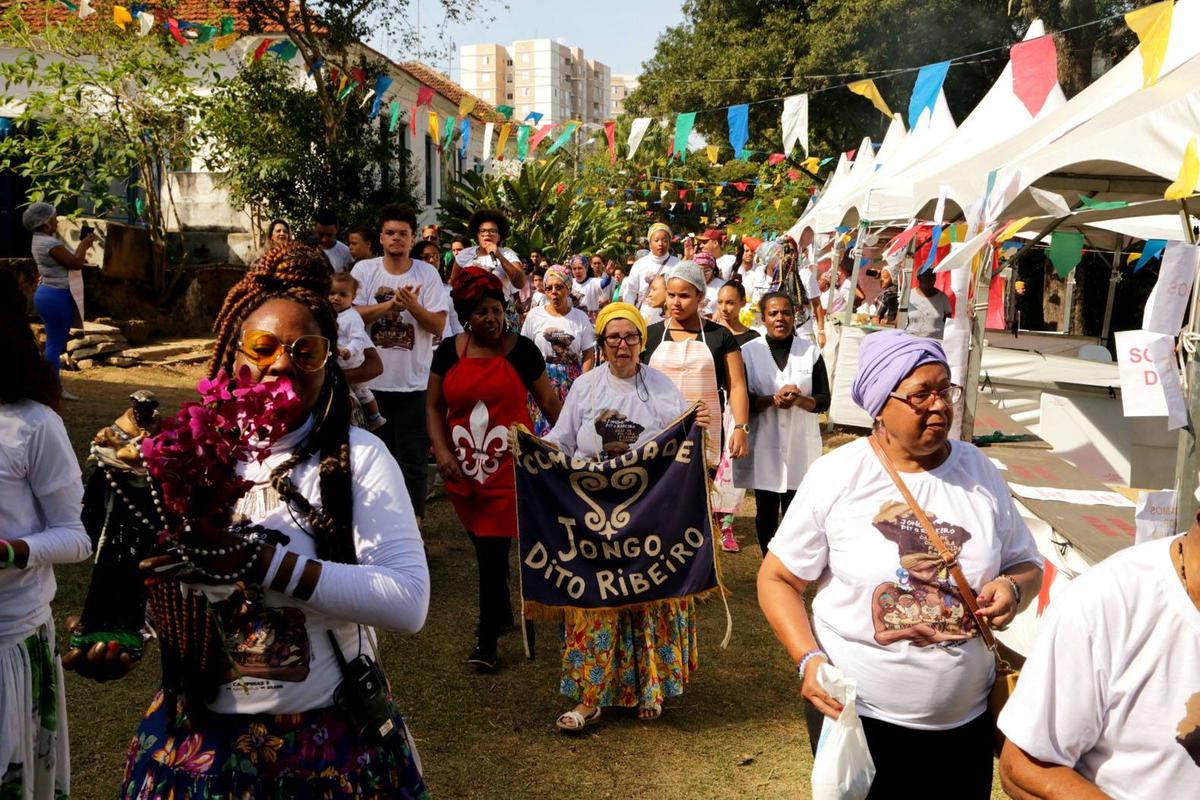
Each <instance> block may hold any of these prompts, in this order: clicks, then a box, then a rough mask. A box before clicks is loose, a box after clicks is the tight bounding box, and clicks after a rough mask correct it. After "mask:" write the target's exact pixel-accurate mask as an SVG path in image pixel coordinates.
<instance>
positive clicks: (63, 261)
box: [21, 203, 96, 400]
mask: <svg viewBox="0 0 1200 800" xmlns="http://www.w3.org/2000/svg"><path fill="white" fill-rule="evenodd" d="M21 222H22V224H24V225H25V227H26V229H28V230H29V231H30V232H31V233H32V234H33V240H32V241H31V243H30V249H31V250H32V252H33V261H34V263H35V264H36V265H37V270H38V277H39V282H38V287H37V291H36V292H34V295H33V306H34V308H36V309H37V312H38V316H40V317H41V318H42V323H43V324H44V325H45V326H46V351H45V353H46V360H47V361H49V362H50V368H51V369H53V370H54V374H55V375H56V376H57V375H58V369H59V361H60V358H61V356H62V354H63V351H64V350H66V346H67V334H68V333H69V332H70V330H71V324H72V323H73V322H74V321H75V320H76V318H78V319H79V322H80V324H81V325H82V324H83V275H82V274H81V272H80V270H82V269H83V268H84V267H85V266H86V265H87V261H86V260H85V259H86V258H87V252H88V250H89V249H90V248H91V246H92V245H93V244H95V243H96V234H95V233H94V232H93V231H92V229H91V227H90V226H87V225H85V226H83V228H81V229H80V239H79V245H78V246H77V247H76V248H75V249H74V251H72V250H70V249H69V248H68V247H67V245H66V243H65V242H63V240H62V239H60V238H58V209H56V208H55V207H54V206H52V205H51V204H50V203H32V204H30V206H29V208H27V209H25V213H24V214H22V215H21ZM62 397H63V399H64V400H78V399H79V398H78V397H76V396H75V395H73V394H71V393H70V392H68V391H66V390H65V389H64V390H63V393H62Z"/></svg>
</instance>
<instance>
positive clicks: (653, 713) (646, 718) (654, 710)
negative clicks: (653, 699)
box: [637, 703, 663, 722]
mask: <svg viewBox="0 0 1200 800" xmlns="http://www.w3.org/2000/svg"><path fill="white" fill-rule="evenodd" d="M662 712H663V708H662V703H652V704H651V705H646V706H638V712H637V715H638V719H640V720H641V721H642V722H652V721H654V720H656V719H658V718H659V717H661V716H662Z"/></svg>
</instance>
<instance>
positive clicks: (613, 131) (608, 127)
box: [604, 119, 617, 164]
mask: <svg viewBox="0 0 1200 800" xmlns="http://www.w3.org/2000/svg"><path fill="white" fill-rule="evenodd" d="M616 136H617V122H616V120H611V119H610V120H608V121H607V122H605V123H604V138H605V140H606V141H607V142H608V163H609V164H615V163H617V139H616Z"/></svg>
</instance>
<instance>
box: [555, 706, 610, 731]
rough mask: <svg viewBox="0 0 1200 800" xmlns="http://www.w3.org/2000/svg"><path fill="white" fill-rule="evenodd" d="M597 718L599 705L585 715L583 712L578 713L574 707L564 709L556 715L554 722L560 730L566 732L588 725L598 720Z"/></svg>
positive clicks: (579, 729)
mask: <svg viewBox="0 0 1200 800" xmlns="http://www.w3.org/2000/svg"><path fill="white" fill-rule="evenodd" d="M599 719H600V708H599V707H597V708H596V710H595V711H593V712H592V713H591V714H589V715H588V716H586V717H585V716H584V715H583V714H580V713H579V712H578V711H576V710H575V709H571V710H570V711H566V712H564V713H562V714H560V715H559V717H558V720H557V721H556V722H555V723H554V724H555V725H556V726H557V727H558V729H559V730H560V731H565V732H567V733H575V732H576V731H581V730H583V729H584V728H586V727H587V726H588V725H591V724H592V723H593V722H597V721H599Z"/></svg>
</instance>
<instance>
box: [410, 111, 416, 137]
mask: <svg viewBox="0 0 1200 800" xmlns="http://www.w3.org/2000/svg"><path fill="white" fill-rule="evenodd" d="M408 127H409V128H410V129H411V130H412V135H413V136H416V135H417V107H416V106H413V107H412V113H411V114H409V115H408Z"/></svg>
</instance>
